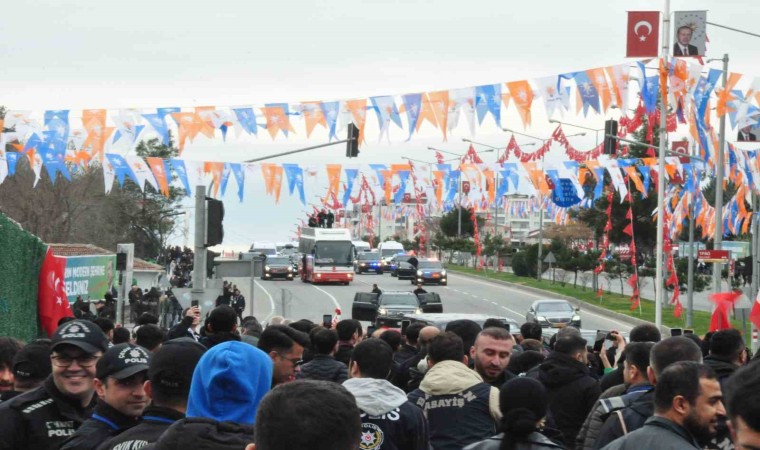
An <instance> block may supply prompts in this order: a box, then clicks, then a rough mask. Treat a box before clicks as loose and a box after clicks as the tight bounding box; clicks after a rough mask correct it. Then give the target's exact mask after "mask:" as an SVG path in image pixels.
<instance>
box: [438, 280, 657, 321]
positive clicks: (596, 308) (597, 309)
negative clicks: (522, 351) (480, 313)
mask: <svg viewBox="0 0 760 450" xmlns="http://www.w3.org/2000/svg"><path fill="white" fill-rule="evenodd" d="M446 270H448V271H449V272H453V273H455V274H457V275H459V276H462V277H467V278H474V279H477V280H483V281H487V282H489V283H493V284H500V285H503V286H509V287H511V288H515V289H519V290H523V291H527V292H531V293H533V294H538V295H545V296H547V297H549V298H559V299H563V300H569V301H572V302H576V303H578V306H579V307H580V304H583V308H585V309H588V310H589V311H592V312H595V313H597V314H603V315H607V316H609V317H611V318H613V319H615V320H619V321H621V322H625V323H628V324H629V325H633V326H636V325H643V324H650V325H651V324H652V322H649V321H647V320H644V319H637V318H635V317H631V316H628V315H626V314H622V313H619V312H617V311H611V310H609V309H606V308H602V307H600V306H597V305H595V304H593V303H589V302H586V301H583V300H579V299H577V298H575V297H571V296H569V295H563V294H557V293H556V292H552V291H545V290H543V289H539V288H535V287H532V286H524V285H522V284H517V283H512V282H509V281H504V280H494V279H492V278H486V277H480V276H477V275H471V274H469V273H465V272H460V271H458V270H456V269H449V268H447V269H446ZM660 331H661V332H662V333H664V334H665V335H668V336H669V335H670V328H668V327H666V326H664V325H663V326H662V327H660Z"/></svg>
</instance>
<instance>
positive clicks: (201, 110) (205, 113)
mask: <svg viewBox="0 0 760 450" xmlns="http://www.w3.org/2000/svg"><path fill="white" fill-rule="evenodd" d="M214 110H216V108H215V107H214V106H197V107H196V108H195V113H196V114H198V119H199V128H198V131H199V132H201V133H203V134H204V135H205V136H206V137H208V138H209V139H214V130H215V129H216V128H214V122H213V121H212V120H211V114H212V112H213V111H214Z"/></svg>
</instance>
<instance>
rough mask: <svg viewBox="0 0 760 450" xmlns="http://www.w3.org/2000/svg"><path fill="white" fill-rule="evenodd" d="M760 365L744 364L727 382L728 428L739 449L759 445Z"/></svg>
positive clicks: (757, 446)
mask: <svg viewBox="0 0 760 450" xmlns="http://www.w3.org/2000/svg"><path fill="white" fill-rule="evenodd" d="M758 369H760V366H758V365H757V363H752V364H750V365H749V366H747V367H743V368H741V369H739V370H738V371H736V373H735V374H734V375H733V376H732V377H731V378H729V380H728V382H727V383H726V389H725V392H724V393H725V398H726V408H728V417H729V419H730V421H729V428H730V429H731V438H732V441H733V443H734V446H735V448H736V450H757V449H758V448H760V370H758Z"/></svg>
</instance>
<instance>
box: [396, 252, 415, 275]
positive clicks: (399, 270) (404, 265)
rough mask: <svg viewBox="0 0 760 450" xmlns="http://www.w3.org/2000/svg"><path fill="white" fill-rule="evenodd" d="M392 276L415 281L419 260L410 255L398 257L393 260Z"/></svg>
mask: <svg viewBox="0 0 760 450" xmlns="http://www.w3.org/2000/svg"><path fill="white" fill-rule="evenodd" d="M390 266H391V276H392V277H398V279H399V280H403V279H404V278H407V279H411V280H414V277H415V274H416V273H417V258H415V257H414V256H410V255H396V256H394V257H393V258H392V259H391V264H390Z"/></svg>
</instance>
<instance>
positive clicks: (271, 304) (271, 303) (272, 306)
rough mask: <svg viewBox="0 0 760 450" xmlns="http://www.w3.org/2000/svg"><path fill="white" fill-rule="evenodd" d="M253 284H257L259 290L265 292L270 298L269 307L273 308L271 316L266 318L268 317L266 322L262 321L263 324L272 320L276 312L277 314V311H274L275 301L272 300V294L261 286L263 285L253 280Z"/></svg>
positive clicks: (265, 319)
mask: <svg viewBox="0 0 760 450" xmlns="http://www.w3.org/2000/svg"><path fill="white" fill-rule="evenodd" d="M253 282H254V283H255V284H256V286H258V287H259V288H260V289H261V290H262V291H264V293H265V294H266V295H267V297H269V307H270V308H271V311H270V313H269V315H268V316H266V317H265V318H264V320H262V322H266V321H268V320H269V319H271V318H272V316H274V312H275V311H274V308H275V307H274V299H273V298H272V294H270V293H269V291H267V290H266V289H265V288H264V286H262V285H261V283H259V282H258V281H256V280H253Z"/></svg>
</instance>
